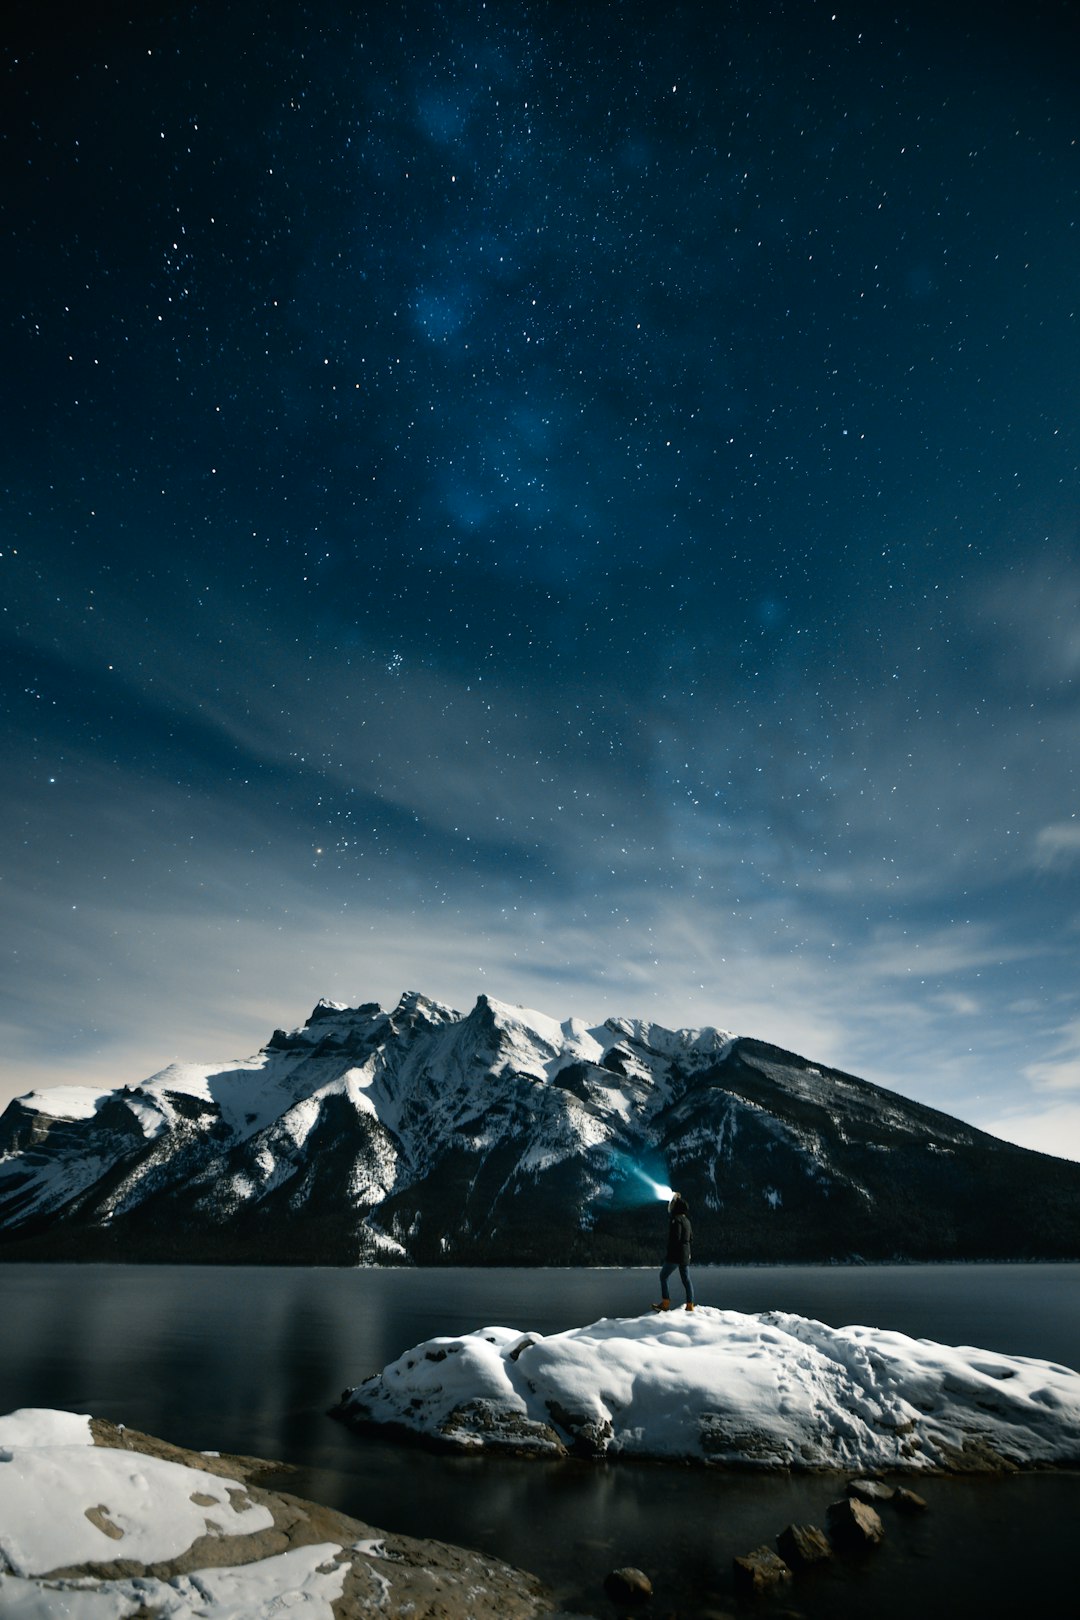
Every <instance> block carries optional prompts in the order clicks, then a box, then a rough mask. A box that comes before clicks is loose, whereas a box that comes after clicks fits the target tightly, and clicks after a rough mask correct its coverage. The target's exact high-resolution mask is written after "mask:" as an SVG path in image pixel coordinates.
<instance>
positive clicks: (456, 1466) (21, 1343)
mask: <svg viewBox="0 0 1080 1620" xmlns="http://www.w3.org/2000/svg"><path fill="white" fill-rule="evenodd" d="M694 1274H695V1283H696V1286H697V1291H698V1297H699V1300H700V1302H701V1303H702V1304H704V1305H717V1306H724V1307H727V1308H731V1309H735V1310H742V1311H763V1310H774V1309H775V1310H786V1311H794V1312H797V1313H798V1314H800V1315H803V1316H810V1317H816V1318H817V1319H819V1320H821V1321H824V1322H828V1323H830V1324H831V1325H833V1326H844V1325H847V1324H852V1323H860V1324H865V1325H872V1326H875V1327H883V1328H892V1329H895V1330H898V1331H900V1332H903V1333H908V1334H911V1335H912V1336H913V1337H916V1338H932V1339H936V1340H939V1341H940V1342H942V1343H946V1344H969V1345H980V1346H982V1347H984V1348H987V1349H992V1350H999V1351H1003V1352H1006V1353H1009V1354H1013V1355H1026V1356H1037V1357H1040V1358H1042V1359H1045V1360H1049V1361H1056V1362H1061V1363H1064V1364H1065V1365H1066V1366H1071V1367H1077V1368H1080V1286H1078V1285H1080V1265H1052V1266H1051V1265H1047V1266H1042V1265H1014V1266H998V1265H976V1266H963V1265H956V1266H867V1267H842V1266H779V1267H762V1268H753V1267H745V1268H743V1267H739V1268H727V1267H717V1266H704V1267H702V1266H699V1267H695V1268H694ZM654 1297H656V1278H655V1275H654V1273H653V1272H652V1271H639V1270H632V1269H631V1270H588V1271H568V1270H535V1271H525V1270H479V1269H477V1270H447V1271H431V1270H412V1269H408V1270H404V1269H403V1270H372V1271H351V1270H336V1269H317V1270H315V1269H300V1268H284V1267H282V1268H275V1267H259V1268H255V1267H252V1268H246V1267H240V1268H231V1267H230V1268H226V1267H202V1266H169V1267H167V1266H98V1265H87V1266H77V1265H2V1266H0V1300H2V1318H0V1320H2V1326H0V1411H10V1410H12V1409H14V1408H16V1407H20V1406H55V1407H64V1408H68V1409H70V1410H74V1411H79V1412H89V1413H92V1414H93V1415H95V1416H98V1417H104V1418H111V1419H112V1420H113V1421H114V1422H118V1423H126V1424H128V1425H129V1426H130V1427H133V1428H138V1429H143V1430H145V1431H147V1432H148V1433H151V1434H156V1435H160V1436H161V1437H162V1438H164V1439H167V1440H171V1441H174V1442H176V1443H177V1444H179V1445H184V1446H191V1447H194V1448H195V1449H198V1450H219V1451H236V1452H243V1453H247V1454H252V1455H256V1456H263V1457H270V1458H275V1459H280V1460H282V1461H284V1462H288V1463H291V1464H294V1465H296V1466H297V1467H299V1469H300V1470H301V1473H300V1475H299V1476H290V1477H289V1478H288V1479H287V1480H282V1481H281V1482H280V1483H281V1484H282V1486H283V1488H285V1489H288V1490H291V1491H294V1492H296V1493H297V1494H300V1495H305V1496H310V1497H313V1498H315V1499H317V1500H319V1501H323V1502H327V1503H329V1504H331V1505H332V1506H334V1507H337V1508H340V1509H342V1510H343V1511H345V1512H347V1513H350V1514H352V1515H354V1516H355V1517H357V1518H359V1519H363V1520H365V1521H366V1522H368V1523H370V1524H373V1525H375V1526H378V1527H379V1528H381V1529H384V1530H393V1531H398V1532H401V1533H404V1534H407V1535H415V1536H434V1537H437V1538H439V1539H441V1540H445V1541H454V1542H459V1543H462V1544H464V1545H468V1546H472V1547H477V1548H479V1549H481V1550H482V1551H484V1552H487V1553H491V1554H494V1555H496V1556H498V1557H500V1558H505V1559H507V1560H508V1561H509V1562H511V1563H514V1564H519V1565H521V1566H523V1567H525V1568H527V1569H531V1570H533V1571H535V1572H536V1573H537V1574H538V1575H540V1576H541V1577H542V1578H543V1579H544V1580H546V1581H547V1582H548V1583H549V1585H551V1586H552V1587H553V1588H554V1589H555V1591H556V1593H557V1595H558V1597H559V1599H560V1601H561V1602H562V1603H563V1605H564V1606H565V1607H566V1608H567V1609H568V1610H573V1611H575V1612H578V1613H589V1614H596V1615H603V1616H607V1615H610V1614H611V1613H612V1610H611V1606H610V1604H609V1603H608V1602H607V1600H606V1599H605V1597H604V1595H603V1590H602V1583H603V1577H604V1575H605V1574H606V1573H607V1571H608V1570H609V1569H612V1568H614V1567H617V1566H619V1565H620V1564H627V1563H631V1564H636V1565H637V1566H639V1567H640V1568H643V1569H645V1570H646V1571H647V1573H648V1574H649V1575H650V1577H651V1578H652V1580H653V1583H654V1586H655V1587H656V1590H657V1593H658V1601H657V1605H656V1612H657V1613H670V1612H672V1611H673V1610H675V1609H678V1610H679V1612H680V1614H682V1615H684V1616H686V1615H692V1614H694V1613H695V1612H699V1611H702V1610H706V1609H712V1610H713V1611H715V1610H717V1609H719V1608H725V1607H727V1608H730V1607H732V1606H733V1603H734V1599H733V1597H732V1589H731V1575H730V1569H731V1559H732V1557H733V1556H735V1555H736V1554H738V1553H742V1552H747V1551H749V1550H750V1549H751V1548H752V1547H755V1546H758V1545H760V1544H761V1543H762V1542H770V1543H771V1542H772V1541H773V1539H774V1537H775V1535H776V1533H777V1531H779V1530H780V1529H782V1528H783V1526H784V1525H785V1524H788V1523H790V1522H793V1521H794V1522H797V1523H816V1524H822V1523H823V1522H824V1517H825V1508H826V1506H827V1504H828V1503H829V1502H830V1501H831V1500H833V1499H834V1497H835V1496H836V1495H839V1494H840V1491H839V1490H838V1489H837V1487H836V1484H835V1482H833V1481H831V1480H830V1478H829V1477H828V1476H824V1477H823V1476H820V1475H816V1476H805V1477H803V1476H782V1477H779V1478H774V1477H762V1476H755V1475H753V1474H749V1473H747V1474H742V1473H737V1474H722V1473H718V1472H716V1471H714V1470H704V1469H697V1468H690V1467H671V1466H665V1465H658V1464H652V1465H647V1464H637V1465H633V1464H621V1465H620V1464H617V1463H616V1464H611V1465H602V1466H599V1467H597V1466H595V1465H590V1464H584V1463H578V1462H566V1463H552V1462H537V1461H533V1462H526V1461H516V1460H512V1459H494V1458H482V1457H481V1458H475V1457H467V1458H459V1457H442V1456H436V1455H432V1454H429V1453H427V1452H424V1451H421V1450H417V1449H413V1448H409V1447H401V1446H398V1445H395V1444H390V1443H388V1442H385V1441H381V1440H375V1439H371V1438H368V1437H364V1438H360V1437H358V1436H356V1435H353V1434H351V1433H349V1432H348V1431H347V1430H346V1429H344V1428H343V1427H342V1426H341V1425H340V1424H338V1423H336V1422H334V1421H333V1420H332V1419H331V1418H329V1417H328V1416H327V1415H326V1413H327V1408H328V1407H329V1406H331V1405H332V1404H333V1402H334V1401H335V1400H336V1399H337V1397H338V1395H339V1394H340V1393H341V1391H342V1390H343V1389H344V1388H345V1387H346V1386H350V1385H353V1384H356V1383H358V1382H359V1381H360V1380H361V1379H362V1378H363V1377H365V1376H366V1375H367V1374H368V1373H369V1372H374V1371H377V1370H378V1369H379V1368H381V1367H382V1366H384V1365H385V1363H386V1362H388V1361H391V1360H393V1359H395V1358H396V1357H397V1356H399V1355H400V1354H401V1353H402V1351H404V1350H406V1349H408V1348H409V1347H410V1346H412V1345H414V1344H416V1343H418V1342H419V1341H420V1340H422V1339H426V1338H431V1337H433V1336H435V1335H436V1334H443V1333H460V1332H464V1331H468V1330H469V1329H472V1328H478V1327H484V1326H488V1325H491V1324H502V1325H505V1326H509V1327H514V1328H519V1329H521V1330H523V1331H524V1330H532V1331H534V1332H539V1333H545V1334H546V1333H556V1332H559V1331H561V1330H563V1329H565V1328H568V1327H572V1326H575V1325H580V1324H582V1323H585V1322H592V1321H595V1320H597V1319H598V1318H600V1317H603V1316H630V1315H636V1314H638V1313H640V1312H641V1311H642V1310H643V1309H647V1308H648V1305H649V1302H650V1301H651V1300H652V1299H653V1298H654ZM675 1297H676V1299H678V1297H679V1290H678V1287H677V1283H676V1290H675ZM910 1483H912V1484H914V1486H915V1488H916V1489H917V1490H919V1491H920V1492H921V1493H922V1494H923V1495H924V1496H925V1497H926V1498H927V1499H928V1501H929V1502H930V1510H929V1512H928V1513H927V1514H925V1515H923V1516H921V1517H919V1518H917V1519H910V1520H909V1519H901V1518H900V1517H899V1516H891V1515H888V1514H887V1512H886V1522H887V1527H888V1535H887V1539H886V1542H885V1544H884V1545H883V1546H882V1547H881V1548H880V1549H878V1550H877V1551H876V1552H875V1553H873V1554H871V1555H870V1556H868V1557H867V1558H866V1559H864V1560H863V1561H861V1562H859V1563H855V1564H848V1563H845V1564H843V1565H842V1566H837V1567H836V1568H833V1569H831V1570H828V1571H823V1572H821V1574H820V1575H819V1576H816V1577H815V1578H813V1579H808V1580H807V1581H805V1582H802V1581H800V1582H799V1584H798V1585H797V1587H796V1588H795V1589H794V1590H793V1591H791V1592H789V1593H788V1594H787V1595H786V1596H785V1597H784V1598H783V1599H782V1600H781V1601H782V1603H783V1605H784V1606H785V1607H792V1608H796V1609H798V1610H799V1611H800V1612H802V1613H804V1614H805V1615H807V1616H810V1617H821V1620H824V1617H826V1616H837V1617H847V1616H851V1617H855V1616H858V1617H859V1620H865V1616H866V1615H867V1614H868V1613H869V1612H873V1613H874V1614H875V1615H876V1616H880V1617H883V1620H891V1617H893V1616H895V1617H897V1620H899V1617H901V1616H903V1617H905V1620H910V1616H911V1615H912V1614H916V1613H917V1614H919V1615H922V1616H934V1615H937V1614H941V1615H946V1614H949V1615H954V1614H955V1613H957V1612H961V1611H968V1612H972V1613H974V1612H979V1613H981V1614H982V1615H984V1616H988V1617H992V1616H994V1615H997V1614H1005V1613H1009V1612H1021V1611H1022V1610H1026V1609H1027V1608H1028V1607H1030V1606H1031V1603H1032V1600H1033V1599H1035V1598H1037V1599H1038V1600H1039V1602H1040V1603H1043V1602H1045V1603H1050V1604H1054V1603H1062V1604H1067V1605H1068V1606H1069V1607H1075V1600H1076V1587H1077V1582H1076V1575H1075V1570H1074V1568H1073V1565H1074V1562H1075V1556H1074V1552H1073V1541H1072V1538H1073V1535H1074V1526H1075V1525H1076V1523H1077V1522H1080V1473H1074V1472H1071V1471H1070V1472H1066V1473H1056V1474H1025V1475H1017V1476H1013V1477H1007V1478H989V1479H977V1478H975V1479H966V1480H940V1479H935V1478H933V1477H925V1478H923V1479H922V1480H921V1482H920V1480H919V1479H914V1480H912V1481H910ZM762 1612H764V1613H767V1612H768V1605H766V1606H765V1608H764V1610H763V1611H762Z"/></svg>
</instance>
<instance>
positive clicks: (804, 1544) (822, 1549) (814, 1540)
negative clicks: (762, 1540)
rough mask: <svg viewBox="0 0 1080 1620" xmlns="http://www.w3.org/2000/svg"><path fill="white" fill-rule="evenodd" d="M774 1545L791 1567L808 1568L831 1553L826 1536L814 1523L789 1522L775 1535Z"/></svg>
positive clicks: (829, 1556) (830, 1555) (821, 1561)
mask: <svg viewBox="0 0 1080 1620" xmlns="http://www.w3.org/2000/svg"><path fill="white" fill-rule="evenodd" d="M776 1545H777V1547H778V1548H779V1550H780V1556H781V1558H782V1559H783V1560H784V1562H785V1563H786V1564H789V1565H790V1566H791V1568H792V1569H808V1568H809V1567H810V1565H811V1564H820V1563H823V1562H824V1560H825V1559H826V1558H831V1557H832V1555H833V1550H832V1548H831V1547H830V1545H829V1539H828V1537H827V1536H826V1534H825V1532H824V1530H819V1529H818V1527H817V1525H816V1524H789V1525H788V1526H787V1528H786V1529H785V1530H781V1532H780V1534H779V1535H778V1536H777V1538H776Z"/></svg>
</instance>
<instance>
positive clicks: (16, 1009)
mask: <svg viewBox="0 0 1080 1620" xmlns="http://www.w3.org/2000/svg"><path fill="white" fill-rule="evenodd" d="M19 17H20V21H19V23H18V25H17V27H16V28H15V29H14V30H13V31H12V33H11V34H10V36H9V39H8V41H7V44H6V47H5V53H4V63H3V88H4V98H3V107H4V112H3V124H4V138H3V143H2V146H0V159H2V162H3V186H2V188H0V229H2V230H3V233H4V241H5V253H4V256H3V265H4V270H3V274H4V279H5V283H6V285H5V287H4V298H3V345H4V363H5V374H6V377H7V379H8V380H7V387H6V390H5V392H6V401H7V404H6V411H5V424H6V430H7V431H6V432H5V434H4V438H3V460H4V466H3V491H4V508H5V516H4V524H3V534H2V540H0V550H2V553H3V555H2V556H0V568H2V574H0V580H2V586H3V588H2V600H0V607H2V612H0V651H2V656H3V668H4V684H3V696H4V703H3V718H4V732H5V741H4V757H5V764H6V768H5V771H4V780H3V795H2V799H3V803H2V816H3V821H2V828H3V847H4V851H5V857H6V859H5V863H4V868H5V869H4V874H3V882H2V887H0V900H2V904H3V908H4V914H5V922H4V926H3V942H4V943H3V950H4V973H3V997H4V1002H3V1007H2V1009H0V1020H2V1029H3V1036H4V1039H3V1042H2V1054H3V1065H2V1070H0V1100H3V1099H4V1098H6V1097H7V1096H8V1095H12V1094H15V1093H16V1092H18V1091H20V1090H25V1089H26V1088H27V1087H28V1086H31V1085H40V1084H47V1083H54V1082H57V1081H61V1080H64V1081H74V1082H87V1083H102V1082H105V1083H122V1082H125V1081H133V1080H137V1079H139V1078H142V1077H143V1076H144V1075H146V1074H147V1073H149V1072H150V1071H151V1070H152V1069H154V1068H157V1067H160V1066H161V1065H162V1064H164V1063H165V1062H167V1061H169V1060H170V1059H171V1058H173V1057H175V1056H180V1057H185V1058H192V1059H213V1058H222V1059H224V1058H228V1057H230V1056H235V1055H239V1054H241V1053H244V1052H247V1051H250V1050H252V1049H254V1048H255V1047H256V1046H257V1045H259V1044H260V1043H261V1041H262V1040H263V1039H265V1038H266V1036H267V1035H268V1034H269V1032H270V1030H271V1028H272V1027H273V1026H274V1025H275V1024H281V1023H285V1024H292V1023H296V1022H298V1021H299V1020H300V1019H302V1018H303V1017H304V1016H305V1015H306V1013H307V1011H308V1010H309V1008H310V1005H311V1004H312V1002H313V1001H314V1000H315V999H316V997H318V996H319V995H323V994H325V995H328V996H331V997H333V998H335V999H339V1000H343V1001H350V1002H357V1001H360V1000H366V999H375V998H378V999H382V1000H384V1001H386V1000H389V999H395V998H396V997H397V995H398V994H399V992H400V991H401V990H404V989H406V988H419V989H422V990H424V991H426V992H427V993H428V994H430V995H433V996H436V997H437V998H439V999H441V1000H445V1001H450V1002H452V1003H454V1004H455V1005H458V1006H468V1005H470V1004H471V1002H472V1001H473V1000H474V998H475V996H476V995H477V994H478V993H479V992H480V991H482V990H483V991H487V992H489V993H490V994H493V995H495V996H497V997H500V998H502V999H505V1000H509V1001H518V1002H524V1003H526V1004H528V1005H532V1006H536V1007H539V1008H541V1009H542V1010H544V1011H546V1012H548V1013H550V1014H552V1015H554V1016H558V1017H566V1016H568V1015H570V1014H575V1015H580V1016H583V1017H586V1018H588V1019H590V1020H593V1021H599V1020H600V1019H601V1018H603V1017H604V1016H606V1015H607V1014H609V1013H629V1014H632V1015H638V1016H648V1017H654V1018H657V1019H659V1020H660V1021H661V1022H665V1023H668V1024H673V1025H677V1024H700V1023H713V1024H717V1025H720V1026H721V1027H725V1028H729V1029H733V1030H735V1031H737V1032H739V1033H748V1034H755V1035H758V1036H761V1037H763V1038H765V1039H770V1040H773V1041H776V1042H777V1043H779V1044H782V1045H786V1046H789V1047H793V1048H795V1049H796V1050H798V1051H801V1052H804V1053H806V1054H807V1055H808V1056H811V1057H814V1058H817V1059H819V1060H821V1061H825V1062H829V1063H834V1064H837V1065H839V1066H841V1067H844V1068H847V1069H849V1070H853V1071H854V1072H857V1073H860V1074H863V1075H865V1076H867V1077H868V1078H872V1079H876V1080H878V1081H880V1082H882V1083H884V1084H886V1085H891V1086H895V1087H896V1088H898V1089H900V1090H902V1091H904V1092H906V1093H907V1094H909V1095H913V1096H917V1097H920V1098H922V1099H923V1100H925V1101H929V1102H931V1103H934V1104H936V1105H938V1106H940V1107H942V1108H945V1109H947V1110H948V1111H950V1112H953V1113H957V1114H960V1115H961V1116H963V1117H965V1118H968V1119H971V1120H973V1121H974V1122H976V1123H979V1124H983V1125H985V1126H988V1127H990V1128H994V1129H998V1130H1000V1131H1002V1132H1005V1133H1007V1134H1011V1135H1015V1136H1017V1137H1018V1139H1022V1140H1025V1141H1029V1142H1032V1143H1035V1144H1038V1145H1043V1146H1047V1147H1053V1148H1054V1149H1055V1150H1056V1151H1061V1152H1068V1153H1071V1154H1072V1155H1074V1156H1077V1157H1080V972H1078V966H1080V962H1078V958H1080V886H1078V882H1077V879H1078V877H1080V819H1078V818H1077V811H1078V808H1080V803H1078V783H1077V769H1076V765H1077V738H1078V736H1080V730H1078V721H1080V713H1078V710H1080V702H1078V698H1080V535H1078V522H1077V514H1078V511H1080V502H1078V476H1077V469H1078V459H1080V458H1078V440H1080V428H1078V424H1080V397H1078V396H1080V385H1078V379H1080V330H1078V329H1080V315H1078V296H1080V295H1078V278H1077V266H1078V263H1080V251H1078V250H1080V144H1078V141H1080V116H1078V113H1080V103H1078V99H1077V96H1076V83H1077V69H1078V67H1080V15H1078V10H1077V7H1076V6H1075V5H1071V4H1055V3H1043V0H1036V3H1034V4H1026V5H1023V6H1020V5H1002V4H989V5H984V6H982V7H980V8H978V10H977V11H976V9H975V8H973V7H971V6H970V5H967V4H965V5H950V4H948V3H945V4H940V5H936V6H925V7H924V6H902V7H897V8H882V7H880V6H877V5H870V4H863V5H858V6H851V5H847V6H845V5H840V4H835V3H833V4H823V5H819V4H814V3H810V0H805V3H801V4H796V3H784V4H767V3H765V4H763V3H754V4H739V5H736V4H700V5H683V6H664V7H660V6H649V5H619V4H591V5H589V4H586V5H578V6H574V7H569V6H563V5H529V4H515V5H509V4H506V5H502V4H494V3H491V4H488V5H486V6H485V5H482V4H479V3H471V4H464V3H448V4H443V5H438V6H436V5H431V4H427V3H424V4H420V3H416V4H404V5H398V6H380V7H361V6H347V5H335V4H327V5H311V6H299V5H298V6H295V7H290V8H276V9H275V8H271V9H270V11H268V10H267V8H266V7H265V6H255V5H252V4H246V3H240V4H236V5H230V6H228V7H222V6H211V5H208V4H188V5H185V6H182V7H179V6H178V7H173V6H170V7H159V6H155V5H152V4H151V5H143V6H138V7H136V6H126V7H125V6H122V5H121V6H105V7H92V8H88V16H87V17H86V18H85V19H84V20H83V21H82V22H77V23H75V24H73V25H72V26H70V27H67V26H66V27H65V29H64V30H63V31H61V30H59V29H57V28H56V27H55V24H54V21H50V17H49V13H48V8H43V7H40V6H34V7H24V8H20V11H19ZM268 18H269V21H268V20H267V19H268Z"/></svg>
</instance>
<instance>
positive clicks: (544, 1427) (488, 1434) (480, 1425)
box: [439, 1399, 566, 1457]
mask: <svg viewBox="0 0 1080 1620" xmlns="http://www.w3.org/2000/svg"><path fill="white" fill-rule="evenodd" d="M439 1436H440V1438H441V1439H442V1440H444V1441H445V1442H446V1443H447V1444H448V1445H450V1446H453V1447H454V1448H455V1449H457V1448H460V1449H461V1450H464V1451H469V1450H471V1449H472V1448H473V1447H474V1446H475V1444H476V1442H477V1440H480V1441H482V1443H483V1445H484V1447H485V1448H486V1449H488V1450H493V1451H509V1452H512V1453H514V1454H515V1455H518V1456H522V1455H525V1456H527V1455H528V1454H529V1453H531V1452H540V1453H546V1454H548V1455H553V1456H556V1457H565V1456H566V1447H565V1446H564V1445H563V1443H562V1441H561V1440H560V1438H559V1436H558V1435H557V1434H556V1432H555V1430H554V1429H553V1428H552V1427H551V1425H550V1424H548V1423H537V1422H535V1421H534V1420H533V1419H532V1418H527V1417H525V1416H523V1414H522V1413H521V1412H514V1411H511V1410H509V1409H508V1408H506V1407H503V1406H500V1405H499V1404H498V1402H497V1401H491V1400H485V1399H477V1400H472V1401H464V1402H463V1403H462V1405H461V1406H455V1408H454V1410H453V1411H452V1412H451V1413H450V1415H449V1416H448V1417H447V1418H446V1419H445V1421H444V1422H443V1423H441V1424H440V1425H439Z"/></svg>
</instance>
